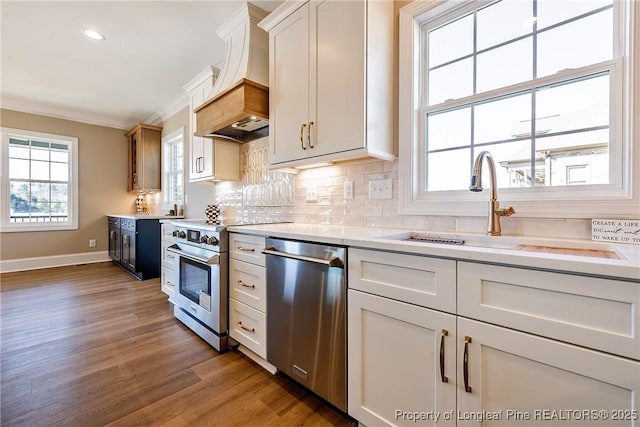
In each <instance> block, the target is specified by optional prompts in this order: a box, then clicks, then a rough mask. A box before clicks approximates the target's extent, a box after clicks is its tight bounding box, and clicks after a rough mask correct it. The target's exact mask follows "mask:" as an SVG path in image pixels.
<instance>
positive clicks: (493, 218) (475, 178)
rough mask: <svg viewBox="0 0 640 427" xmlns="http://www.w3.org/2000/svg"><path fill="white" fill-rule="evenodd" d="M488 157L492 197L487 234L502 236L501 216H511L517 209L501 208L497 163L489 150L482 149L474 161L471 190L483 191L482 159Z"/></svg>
mask: <svg viewBox="0 0 640 427" xmlns="http://www.w3.org/2000/svg"><path fill="white" fill-rule="evenodd" d="M484 159H487V163H488V165H489V172H490V173H491V199H490V200H489V217H488V218H487V219H488V225H487V234H488V235H489V236H500V235H501V234H502V229H501V228H500V217H501V216H511V215H513V214H514V213H516V211H515V210H514V209H513V208H512V207H511V206H509V207H508V208H501V207H500V204H499V203H498V186H497V183H496V165H495V163H494V162H493V156H492V155H491V153H490V152H488V151H482V152H481V153H480V154H478V156H477V157H476V160H475V162H474V163H473V172H472V174H471V185H470V186H469V191H474V192H478V191H482V190H483V188H482V161H483V160H484Z"/></svg>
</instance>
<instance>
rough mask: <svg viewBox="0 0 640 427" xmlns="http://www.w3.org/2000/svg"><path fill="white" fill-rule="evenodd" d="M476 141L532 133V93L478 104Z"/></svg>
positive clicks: (497, 139) (488, 140)
mask: <svg viewBox="0 0 640 427" xmlns="http://www.w3.org/2000/svg"><path fill="white" fill-rule="evenodd" d="M474 119H475V121H474V143H475V144H481V143H485V142H496V141H506V140H509V139H513V138H517V137H521V136H524V135H530V134H531V94H530V93H525V94H522V95H517V96H512V97H510V98H503V99H498V100H495V101H491V102H486V103H482V104H478V105H476V106H475V111H474Z"/></svg>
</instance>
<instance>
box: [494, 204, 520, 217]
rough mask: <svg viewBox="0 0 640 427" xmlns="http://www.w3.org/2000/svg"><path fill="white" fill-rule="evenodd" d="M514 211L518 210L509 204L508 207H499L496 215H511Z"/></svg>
mask: <svg viewBox="0 0 640 427" xmlns="http://www.w3.org/2000/svg"><path fill="white" fill-rule="evenodd" d="M514 213H516V210H515V209H513V208H512V207H511V206H509V207H508V208H498V209H496V215H498V216H511V215H513V214H514Z"/></svg>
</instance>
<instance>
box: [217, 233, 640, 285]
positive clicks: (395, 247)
mask: <svg viewBox="0 0 640 427" xmlns="http://www.w3.org/2000/svg"><path fill="white" fill-rule="evenodd" d="M227 230H228V231H230V232H237V233H246V234H255V235H261V236H270V237H280V238H288V239H297V240H307V241H315V242H322V243H329V244H336V245H344V246H353V247H362V248H370V249H380V250H387V251H397V252H405V253H412V254H419V255H431V256H436V257H445V258H454V259H459V260H469V261H476V262H487V263H495V264H504V265H512V266H519V267H528V268H535V269H544V270H554V271H564V272H571V273H577V274H584V275H588V276H604V277H614V278H622V279H631V280H633V281H638V282H640V246H638V245H623V244H609V243H599V242H592V241H590V240H561V239H546V238H529V237H522V236H501V237H488V236H485V235H479V234H457V233H446V232H429V231H419V233H420V234H429V235H446V236H447V237H451V236H453V237H458V238H461V239H464V240H465V241H468V242H470V243H471V244H465V245H449V244H440V243H424V242H411V241H405V240H402V238H403V237H406V235H408V234H409V233H410V231H408V230H400V229H390V228H376V229H373V228H365V227H349V226H333V225H318V224H299V223H284V224H262V225H241V226H229V227H227ZM394 235H395V236H397V237H396V238H395V239H394V238H385V237H384V236H394ZM483 242H489V244H491V245H495V246H500V245H504V246H505V247H503V248H499V247H486V246H482V244H483ZM517 244H526V245H535V246H552V247H556V246H557V247H568V248H579V249H586V250H602V251H611V252H615V253H616V254H617V256H618V257H619V259H611V258H597V257H592V256H586V255H585V256H583V255H568V254H559V253H547V252H531V251H527V250H520V249H515V246H517ZM476 245H477V246H476ZM514 245H515V246H514ZM510 246H513V247H510Z"/></svg>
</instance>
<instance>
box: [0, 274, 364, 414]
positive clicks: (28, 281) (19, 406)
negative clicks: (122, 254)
mask: <svg viewBox="0 0 640 427" xmlns="http://www.w3.org/2000/svg"><path fill="white" fill-rule="evenodd" d="M0 308H1V319H0V320H1V323H0V330H1V335H0V338H1V342H0V345H1V348H0V353H1V360H0V385H1V389H0V400H1V404H0V425H2V426H3V427H9V426H82V427H90V426H167V427H168V426H172V427H173V426H303V425H304V426H356V425H357V423H356V422H355V421H354V420H353V419H351V418H349V417H348V416H346V415H344V414H343V413H341V412H340V411H338V410H336V409H335V408H333V407H332V406H330V405H328V404H327V403H325V402H324V401H322V400H321V399H319V398H318V397H316V396H315V395H314V394H312V393H311V392H309V391H307V390H306V389H304V388H303V387H302V386H300V385H298V384H297V383H295V382H294V381H292V380H291V379H289V378H287V377H286V376H284V375H282V374H278V375H275V376H273V375H271V374H269V373H268V372H267V371H265V370H263V369H262V368H261V367H259V366H258V365H257V364H255V363H254V362H252V361H251V360H250V359H248V358H246V357H245V356H244V355H242V354H241V353H239V352H237V351H229V352H226V353H222V354H220V353H218V352H217V351H216V350H214V349H213V348H212V347H210V346H209V345H208V344H206V343H205V342H204V341H202V340H201V339H200V338H199V337H198V336H196V335H195V334H194V333H193V332H191V331H190V330H189V329H188V328H187V327H185V326H184V325H183V324H182V323H180V322H179V321H177V320H176V319H174V317H173V309H172V306H171V304H170V303H169V302H168V301H167V297H166V295H165V294H163V293H162V292H161V291H160V281H159V279H152V280H145V281H142V282H140V281H138V280H136V279H135V278H133V277H132V276H130V275H129V274H128V273H127V272H125V271H124V270H122V269H121V268H119V267H118V266H116V265H114V264H112V263H109V262H107V263H97V264H89V265H79V266H70V267H59V268H51V269H43V270H32V271H26V272H15V273H4V274H1V275H0Z"/></svg>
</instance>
